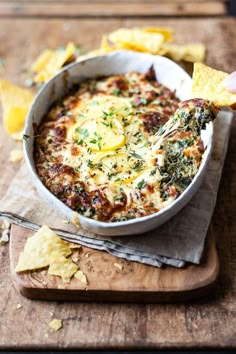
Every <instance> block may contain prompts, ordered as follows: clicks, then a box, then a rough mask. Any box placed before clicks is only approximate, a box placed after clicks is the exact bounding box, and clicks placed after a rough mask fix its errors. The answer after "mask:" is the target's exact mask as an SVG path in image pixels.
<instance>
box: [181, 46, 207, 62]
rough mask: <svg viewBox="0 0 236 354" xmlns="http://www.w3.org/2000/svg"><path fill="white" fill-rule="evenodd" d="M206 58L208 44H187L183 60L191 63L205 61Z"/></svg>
mask: <svg viewBox="0 0 236 354" xmlns="http://www.w3.org/2000/svg"><path fill="white" fill-rule="evenodd" d="M205 58H206V46H205V45H204V44H202V43H192V44H187V45H186V46H185V54H184V57H183V60H186V61H189V62H191V63H195V62H200V63H201V62H203V61H204V60H205Z"/></svg>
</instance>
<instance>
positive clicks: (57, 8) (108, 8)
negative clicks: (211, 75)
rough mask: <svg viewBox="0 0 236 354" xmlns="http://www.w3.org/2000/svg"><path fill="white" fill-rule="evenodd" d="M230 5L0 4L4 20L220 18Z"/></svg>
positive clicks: (0, 11) (212, 3) (67, 2)
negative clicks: (36, 17) (147, 17)
mask: <svg viewBox="0 0 236 354" xmlns="http://www.w3.org/2000/svg"><path fill="white" fill-rule="evenodd" d="M226 14H227V4H226V1H219V0H218V1H217V0H216V1H188V2H187V1H177V2H176V1H152V0H147V1H145V2H144V1H139V0H137V1H132V2H124V1H119V2H118V1H116V2H115V1H110V2H108V1H96V0H95V1H94V0H92V1H87V2H86V1H66V2H64V1H57V2H56V1H34V2H32V1H27V0H25V1H3V0H1V1H0V16H49V17H55V16H61V17H83V16H103V17H104V16H105V17H107V16H108V17H110V16H130V17H133V16H196V15H197V16H212V15H214V16H216V15H226Z"/></svg>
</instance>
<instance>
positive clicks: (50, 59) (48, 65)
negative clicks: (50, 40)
mask: <svg viewBox="0 0 236 354" xmlns="http://www.w3.org/2000/svg"><path fill="white" fill-rule="evenodd" d="M75 50H76V47H75V45H74V43H68V44H67V46H66V48H65V49H55V50H52V49H47V50H46V51H44V52H43V53H42V54H40V55H39V57H38V58H37V59H36V60H35V62H34V63H33V65H32V70H33V71H34V72H35V73H36V74H37V75H36V76H35V78H34V81H35V82H36V83H37V82H46V81H48V80H49V79H51V78H52V77H53V76H54V75H56V74H57V73H58V71H59V70H60V69H61V68H62V67H63V66H64V65H65V64H66V63H67V62H68V61H69V60H70V59H71V58H72V57H73V55H74V53H75Z"/></svg>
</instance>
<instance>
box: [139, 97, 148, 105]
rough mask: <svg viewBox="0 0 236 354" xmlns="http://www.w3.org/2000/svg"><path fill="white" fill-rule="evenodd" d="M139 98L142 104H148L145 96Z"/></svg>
mask: <svg viewBox="0 0 236 354" xmlns="http://www.w3.org/2000/svg"><path fill="white" fill-rule="evenodd" d="M140 100H141V102H142V104H144V105H146V104H148V100H147V99H146V98H143V97H141V98H140Z"/></svg>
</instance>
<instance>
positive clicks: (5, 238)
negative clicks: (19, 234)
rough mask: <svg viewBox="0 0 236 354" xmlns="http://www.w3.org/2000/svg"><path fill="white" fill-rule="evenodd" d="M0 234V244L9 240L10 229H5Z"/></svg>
mask: <svg viewBox="0 0 236 354" xmlns="http://www.w3.org/2000/svg"><path fill="white" fill-rule="evenodd" d="M0 236H1V237H0V244H1V243H7V242H9V230H3V231H2V233H1V235H0Z"/></svg>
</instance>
